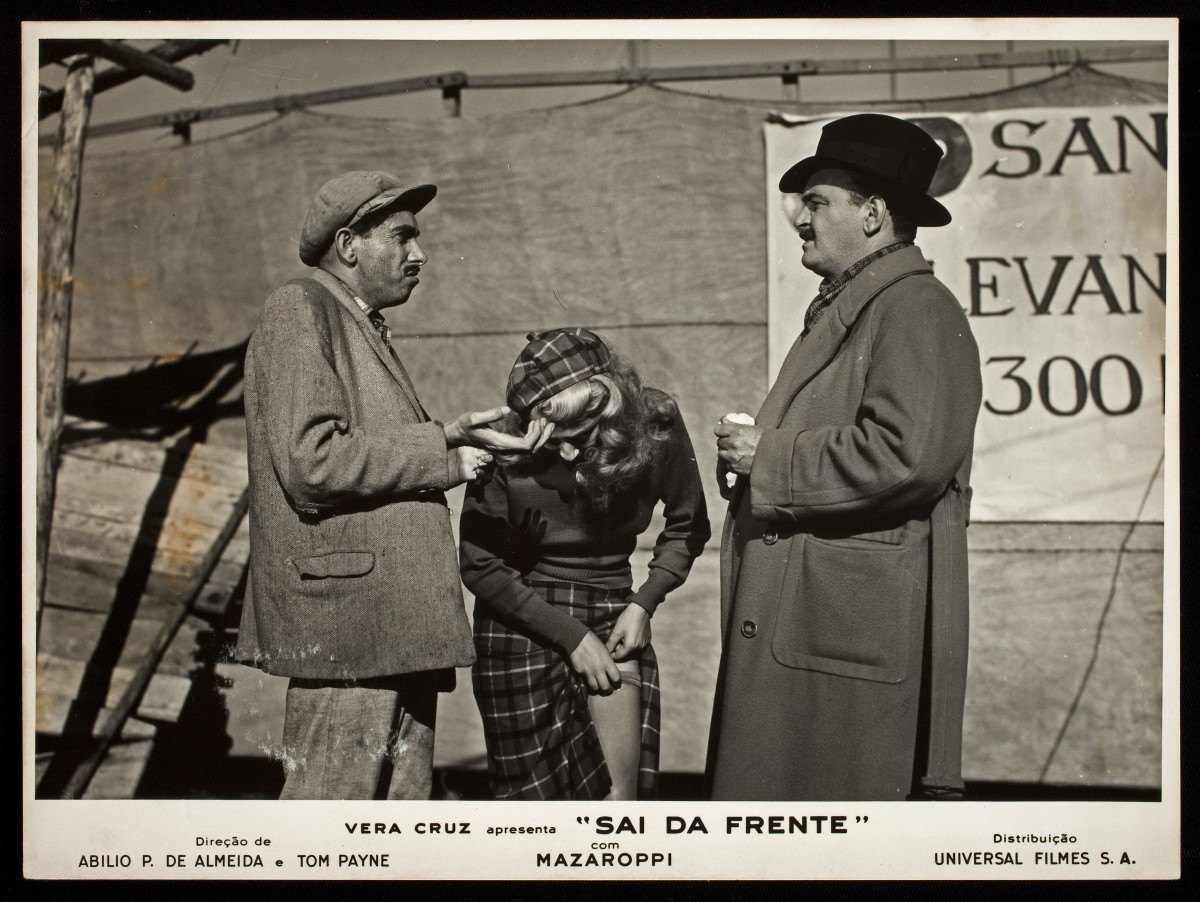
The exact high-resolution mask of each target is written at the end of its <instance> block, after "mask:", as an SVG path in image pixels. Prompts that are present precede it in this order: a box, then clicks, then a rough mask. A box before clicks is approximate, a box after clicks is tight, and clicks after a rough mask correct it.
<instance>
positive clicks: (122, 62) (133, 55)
mask: <svg viewBox="0 0 1200 902" xmlns="http://www.w3.org/2000/svg"><path fill="white" fill-rule="evenodd" d="M94 52H95V54H96V56H102V57H104V58H105V59H106V60H110V61H111V62H114V63H116V64H117V65H118V66H124V67H125V68H126V69H132V70H133V71H134V72H138V73H140V74H142V75H146V76H148V77H150V78H153V79H154V80H155V81H161V82H162V83H163V84H166V85H170V86H171V87H172V88H178V89H179V90H181V91H190V90H191V89H192V87H193V85H195V83H196V77H195V76H194V75H192V73H191V72H189V71H188V70H187V69H183V68H180V67H179V66H173V65H171V64H170V63H168V62H167V61H166V60H163V59H159V58H158V57H157V56H154V55H153V54H150V53H146V52H144V51H142V50H138V49H137V48H136V47H130V46H129V45H128V44H125V43H122V42H121V41H96V48H95V51H94Z"/></svg>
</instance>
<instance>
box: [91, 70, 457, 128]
mask: <svg viewBox="0 0 1200 902" xmlns="http://www.w3.org/2000/svg"><path fill="white" fill-rule="evenodd" d="M466 82H467V76H466V73H465V72H445V73H442V74H440V75H423V76H421V77H419V78H401V79H398V80H396V81H385V82H379V83H378V84H372V85H358V86H355V87H350V88H334V89H332V90H328V91H312V92H309V93H306V94H281V95H279V96H278V97H269V98H266V99H264V100H249V101H245V102H243V103H230V104H226V105H223V106H215V107H201V108H197V109H190V110H186V109H185V110H175V111H174V112H170V113H161V114H158V115H154V116H141V117H138V118H137V119H123V120H121V121H119V122H106V123H104V124H103V125H96V126H93V127H92V128H91V129H90V130H89V131H88V137H90V138H100V137H104V136H106V135H117V134H122V133H124V132H134V131H140V130H142V129H146V128H158V127H161V126H166V127H169V128H174V127H175V126H176V125H180V124H189V125H190V124H193V123H196V122H207V121H209V120H212V119H231V118H236V117H238V116H254V115H259V114H262V113H286V112H289V111H291V110H299V109H304V108H305V107H310V106H320V105H322V104H327V103H345V102H346V101H348V100H364V99H366V98H369V97H387V96H389V95H392V94H404V93H408V92H410V91H425V90H429V89H431V88H447V87H453V86H455V85H464V84H466Z"/></svg>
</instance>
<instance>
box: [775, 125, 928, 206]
mask: <svg viewBox="0 0 1200 902" xmlns="http://www.w3.org/2000/svg"><path fill="white" fill-rule="evenodd" d="M941 158H942V149H941V148H940V147H938V145H937V142H936V141H934V140H933V138H931V137H929V135H928V134H927V133H926V132H925V131H924V130H923V129H922V128H921V127H920V126H918V125H913V124H912V123H911V122H908V121H907V120H904V119H897V118H896V117H895V116H884V115H883V114H881V113H859V114H858V115H855V116H846V117H845V118H843V119H835V120H834V121H833V122H830V123H828V124H827V125H826V126H825V127H824V128H823V129H821V140H820V141H818V142H817V152H816V153H815V154H814V155H813V156H811V157H807V158H806V159H803V160H801V161H800V162H799V163H796V164H795V165H794V166H792V167H791V168H790V169H789V170H788V171H787V172H785V173H784V174H783V177H782V178H780V179H779V190H780V191H783V192H784V193H786V194H799V193H801V192H802V191H804V188H805V186H806V185H807V184H808V180H809V179H810V178H812V176H813V173H815V172H819V171H820V170H822V169H849V170H852V171H854V172H858V173H862V174H864V175H867V176H870V177H871V178H872V179H874V180H876V181H878V182H879V183H880V186H881V188H882V189H883V190H884V192H885V193H886V194H890V195H892V197H893V198H894V201H895V203H897V204H899V205H900V206H901V207H902V208H903V209H904V211H905V212H906V213H908V215H910V216H911V217H912V218H913V220H914V221H915V223H916V224H917V225H919V226H943V225H946V224H947V223H949V222H950V211H949V210H947V209H946V208H945V207H943V206H942V205H941V204H940V203H938V202H937V201H936V200H934V199H933V197H931V196H930V194H929V185H930V184H931V183H932V182H933V175H934V173H935V172H936V171H937V167H938V161H940V160H941Z"/></svg>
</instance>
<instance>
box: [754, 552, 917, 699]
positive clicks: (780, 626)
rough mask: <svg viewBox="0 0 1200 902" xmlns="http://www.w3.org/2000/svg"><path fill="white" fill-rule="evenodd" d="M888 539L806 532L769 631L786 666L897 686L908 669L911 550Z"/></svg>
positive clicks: (774, 648) (792, 557) (792, 560)
mask: <svg viewBox="0 0 1200 902" xmlns="http://www.w3.org/2000/svg"><path fill="white" fill-rule="evenodd" d="M890 538H891V537H890V536H888V537H886V538H885V537H883V536H880V537H877V538H875V537H873V538H870V539H868V538H866V537H865V536H861V535H859V536H854V537H851V538H847V539H840V540H836V541H830V540H825V539H814V538H813V537H812V536H805V537H804V538H803V539H802V540H801V541H800V543H799V547H793V549H792V553H791V555H790V556H789V559H788V564H787V570H786V572H785V579H784V583H783V587H782V592H781V593H780V599H779V610H778V614H777V617H776V620H775V629H774V632H773V634H772V636H771V653H772V655H773V656H774V658H775V660H776V661H778V662H779V663H780V664H783V665H784V666H786V667H794V668H798V669H801V670H815V671H819V672H821V673H830V674H834V675H837V676H845V677H852V678H855V679H860V680H871V681H873V682H877V683H899V682H901V681H902V680H903V679H904V677H905V675H906V673H907V672H908V663H909V662H908V658H909V627H910V623H911V618H912V608H913V604H914V600H913V590H914V586H913V579H914V575H913V567H912V565H911V562H912V559H913V555H914V554H915V553H916V551H917V549H918V548H920V547H921V546H916V547H914V546H911V545H903V544H892V542H891V541H888V540H887V539H890Z"/></svg>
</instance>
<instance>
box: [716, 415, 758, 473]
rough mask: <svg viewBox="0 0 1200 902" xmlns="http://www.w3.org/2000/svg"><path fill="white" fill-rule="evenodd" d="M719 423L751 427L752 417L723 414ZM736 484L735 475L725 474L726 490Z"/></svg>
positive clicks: (752, 423)
mask: <svg viewBox="0 0 1200 902" xmlns="http://www.w3.org/2000/svg"><path fill="white" fill-rule="evenodd" d="M721 422H722V423H737V424H738V425H741V426H753V425H754V417H752V416H750V414H748V413H727V414H725V416H723V417H721ZM736 483H737V473H726V474H725V487H726V488H730V489H731V488H733V487H734V485H735V484H736Z"/></svg>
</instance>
